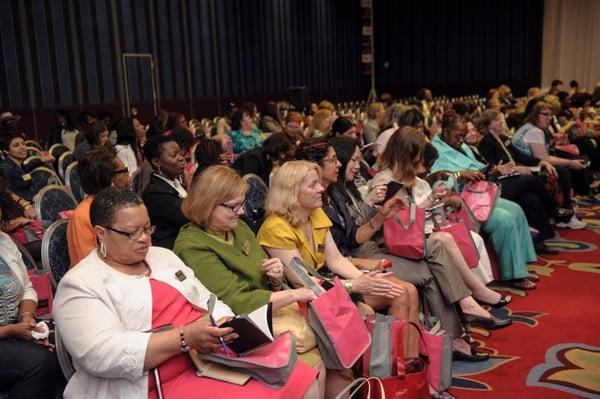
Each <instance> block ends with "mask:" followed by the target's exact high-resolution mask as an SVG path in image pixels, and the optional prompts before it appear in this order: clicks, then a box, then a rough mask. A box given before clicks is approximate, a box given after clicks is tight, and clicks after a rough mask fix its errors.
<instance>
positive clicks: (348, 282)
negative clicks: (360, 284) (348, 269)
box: [343, 280, 352, 294]
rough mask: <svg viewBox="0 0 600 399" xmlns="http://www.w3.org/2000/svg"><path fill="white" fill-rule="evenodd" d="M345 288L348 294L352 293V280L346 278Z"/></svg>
mask: <svg viewBox="0 0 600 399" xmlns="http://www.w3.org/2000/svg"><path fill="white" fill-rule="evenodd" d="M343 285H344V289H345V290H346V292H348V294H352V280H344V284H343Z"/></svg>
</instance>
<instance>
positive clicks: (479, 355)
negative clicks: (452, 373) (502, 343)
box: [452, 348, 490, 362]
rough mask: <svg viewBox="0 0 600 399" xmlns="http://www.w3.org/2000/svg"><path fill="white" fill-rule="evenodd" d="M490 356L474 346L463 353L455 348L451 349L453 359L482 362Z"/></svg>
mask: <svg viewBox="0 0 600 399" xmlns="http://www.w3.org/2000/svg"><path fill="white" fill-rule="evenodd" d="M489 358H490V354H489V353H486V352H480V351H478V350H477V349H475V348H471V351H470V352H469V353H464V352H461V351H458V350H456V349H454V350H452V359H453V360H463V361H466V362H483V361H485V360H488V359H489Z"/></svg>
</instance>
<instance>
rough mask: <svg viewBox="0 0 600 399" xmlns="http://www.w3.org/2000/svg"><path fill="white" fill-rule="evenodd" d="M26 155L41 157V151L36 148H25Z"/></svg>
mask: <svg viewBox="0 0 600 399" xmlns="http://www.w3.org/2000/svg"><path fill="white" fill-rule="evenodd" d="M27 155H29V156H32V155H36V156H38V157H41V156H42V150H40V149H39V148H37V147H30V146H27Z"/></svg>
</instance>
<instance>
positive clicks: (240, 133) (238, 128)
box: [229, 111, 264, 154]
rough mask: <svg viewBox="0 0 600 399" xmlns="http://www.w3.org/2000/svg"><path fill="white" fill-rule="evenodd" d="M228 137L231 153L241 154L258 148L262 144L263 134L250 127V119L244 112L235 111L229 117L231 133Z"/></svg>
mask: <svg viewBox="0 0 600 399" xmlns="http://www.w3.org/2000/svg"><path fill="white" fill-rule="evenodd" d="M229 137H231V141H232V142H233V152H234V153H236V154H240V153H242V152H245V151H248V150H251V149H253V148H257V147H260V146H261V145H262V144H263V141H264V138H263V134H262V133H261V132H260V130H258V129H257V128H255V127H252V118H251V117H250V114H248V112H246V111H235V112H234V113H233V114H232V116H231V131H230V132H229Z"/></svg>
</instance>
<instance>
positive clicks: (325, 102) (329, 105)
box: [319, 100, 335, 113]
mask: <svg viewBox="0 0 600 399" xmlns="http://www.w3.org/2000/svg"><path fill="white" fill-rule="evenodd" d="M319 109H327V110H329V111H331V112H332V113H333V112H335V105H333V104H332V102H331V101H328V100H323V101H321V102H320V103H319Z"/></svg>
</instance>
